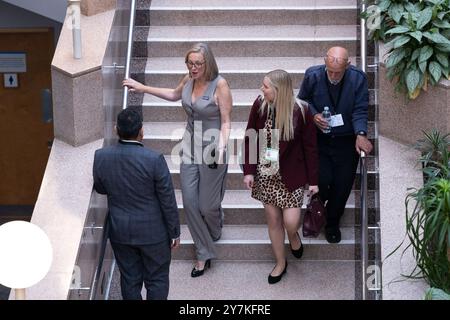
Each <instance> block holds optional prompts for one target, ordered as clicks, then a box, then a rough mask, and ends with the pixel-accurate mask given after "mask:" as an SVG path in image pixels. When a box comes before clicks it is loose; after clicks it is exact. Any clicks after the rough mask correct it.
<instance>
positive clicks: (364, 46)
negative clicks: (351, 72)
mask: <svg viewBox="0 0 450 320" xmlns="http://www.w3.org/2000/svg"><path fill="white" fill-rule="evenodd" d="M364 11H366V0H362V1H361V13H362V12H364ZM360 20H361V22H360V31H361V43H360V46H361V48H360V49H361V55H360V56H361V70H362V71H363V72H366V69H367V37H366V20H365V19H363V18H361V19H360Z"/></svg>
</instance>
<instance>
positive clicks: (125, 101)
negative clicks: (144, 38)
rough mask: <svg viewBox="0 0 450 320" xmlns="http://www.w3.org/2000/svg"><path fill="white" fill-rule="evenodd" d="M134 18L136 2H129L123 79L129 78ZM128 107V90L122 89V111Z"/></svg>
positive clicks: (132, 0) (134, 0) (133, 0)
mask: <svg viewBox="0 0 450 320" xmlns="http://www.w3.org/2000/svg"><path fill="white" fill-rule="evenodd" d="M135 16H136V0H131V8H130V23H129V25H128V40H127V56H126V60H125V76H124V78H125V79H128V78H129V77H130V64H131V51H132V48H133V33H134V20H135ZM127 105H128V88H127V87H124V88H123V100H122V109H126V108H127Z"/></svg>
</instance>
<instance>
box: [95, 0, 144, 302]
mask: <svg viewBox="0 0 450 320" xmlns="http://www.w3.org/2000/svg"><path fill="white" fill-rule="evenodd" d="M135 16H136V0H131V5H130V22H129V24H128V37H127V53H126V58H125V75H124V78H129V77H130V65H131V54H132V46H133V33H134V21H135ZM114 67H117V66H114ZM127 106H128V88H126V87H124V88H123V100H122V109H126V108H127ZM107 233H108V217H107V216H106V218H105V223H104V225H103V237H102V243H101V245H100V255H99V257H100V258H99V261H98V265H97V268H96V270H95V274H94V281H93V284H92V290H91V292H90V296H89V299H90V300H93V299H95V297H96V293H97V290H98V285H99V283H100V276H101V271H102V267H103V260H104V257H105V253H106V247H107V241H108V236H107ZM112 265H113V267H112V269H111V273H110V274H109V276H108V279H107V287H106V290H105V292H106V294H105V299H108V296H109V292H110V285H111V281H112V273H113V270H114V266H115V260H114V258H113V264H112Z"/></svg>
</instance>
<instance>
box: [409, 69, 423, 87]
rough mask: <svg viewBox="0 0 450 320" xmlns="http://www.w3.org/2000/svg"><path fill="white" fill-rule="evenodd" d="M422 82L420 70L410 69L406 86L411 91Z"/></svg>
mask: <svg viewBox="0 0 450 320" xmlns="http://www.w3.org/2000/svg"><path fill="white" fill-rule="evenodd" d="M419 82H420V72H419V71H418V70H410V71H409V72H408V74H407V75H406V86H407V87H408V91H409V92H413V91H414V90H416V88H417V85H418V84H419Z"/></svg>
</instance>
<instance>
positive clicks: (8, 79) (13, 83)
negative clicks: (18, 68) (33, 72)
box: [3, 73, 19, 88]
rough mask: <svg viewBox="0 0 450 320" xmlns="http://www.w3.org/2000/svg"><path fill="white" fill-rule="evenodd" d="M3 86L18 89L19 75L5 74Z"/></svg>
mask: <svg viewBox="0 0 450 320" xmlns="http://www.w3.org/2000/svg"><path fill="white" fill-rule="evenodd" d="M3 86H4V87H5V88H17V87H19V78H18V76H17V73H5V74H3Z"/></svg>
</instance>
